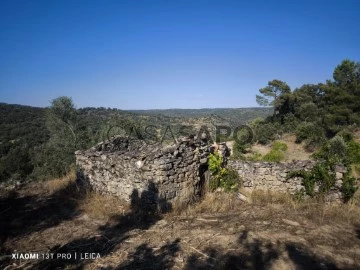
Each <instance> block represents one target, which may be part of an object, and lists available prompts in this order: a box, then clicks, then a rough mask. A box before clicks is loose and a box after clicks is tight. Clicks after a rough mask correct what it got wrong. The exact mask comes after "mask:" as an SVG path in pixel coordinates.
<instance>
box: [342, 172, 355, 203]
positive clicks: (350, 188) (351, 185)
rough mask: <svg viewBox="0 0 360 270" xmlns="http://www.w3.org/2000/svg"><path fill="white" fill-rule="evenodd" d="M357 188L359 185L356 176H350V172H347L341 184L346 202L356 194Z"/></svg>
mask: <svg viewBox="0 0 360 270" xmlns="http://www.w3.org/2000/svg"><path fill="white" fill-rule="evenodd" d="M356 190H357V186H356V179H355V177H352V176H350V174H345V175H344V178H343V183H342V186H341V192H342V194H343V199H344V202H348V201H349V200H350V199H351V198H352V197H353V196H354V194H355V192H356Z"/></svg>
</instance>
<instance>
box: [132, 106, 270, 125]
mask: <svg viewBox="0 0 360 270" xmlns="http://www.w3.org/2000/svg"><path fill="white" fill-rule="evenodd" d="M130 112H133V113H136V114H142V115H163V116H168V117H177V118H179V117H181V118H200V117H210V116H213V117H216V118H223V119H224V120H226V121H230V122H235V123H246V122H247V121H249V120H251V119H254V118H257V117H263V118H266V117H267V116H269V115H271V113H272V108H214V109H206V108H205V109H165V110H130Z"/></svg>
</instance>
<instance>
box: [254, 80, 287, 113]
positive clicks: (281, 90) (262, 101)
mask: <svg viewBox="0 0 360 270" xmlns="http://www.w3.org/2000/svg"><path fill="white" fill-rule="evenodd" d="M259 92H260V93H261V95H256V102H257V103H258V104H259V105H260V106H273V107H274V115H275V114H276V111H277V108H278V107H279V106H280V105H281V104H279V97H280V96H281V95H283V94H289V93H291V89H290V87H289V86H288V85H287V84H286V83H285V82H283V81H280V80H272V81H270V82H268V86H266V87H264V88H261V89H260V90H259Z"/></svg>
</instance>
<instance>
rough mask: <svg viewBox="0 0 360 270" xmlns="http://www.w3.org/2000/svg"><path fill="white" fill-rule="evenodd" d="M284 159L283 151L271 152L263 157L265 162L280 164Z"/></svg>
mask: <svg viewBox="0 0 360 270" xmlns="http://www.w3.org/2000/svg"><path fill="white" fill-rule="evenodd" d="M283 159H284V154H283V153H282V152H281V151H277V150H271V151H270V152H269V153H267V154H266V155H265V156H264V157H263V160H264V161H267V162H280V161H281V160H283Z"/></svg>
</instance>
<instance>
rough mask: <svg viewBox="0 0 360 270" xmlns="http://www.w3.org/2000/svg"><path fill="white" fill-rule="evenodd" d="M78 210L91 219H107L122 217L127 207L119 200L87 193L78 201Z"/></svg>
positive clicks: (126, 204) (92, 192)
mask: <svg viewBox="0 0 360 270" xmlns="http://www.w3.org/2000/svg"><path fill="white" fill-rule="evenodd" d="M79 209H80V210H81V211H82V212H84V213H86V214H87V215H88V216H89V217H91V218H94V219H109V218H111V217H113V216H116V215H124V214H125V213H126V212H127V211H128V210H129V206H128V203H126V202H124V201H122V200H120V199H119V198H116V197H112V196H105V195H101V194H99V193H96V192H94V191H88V192H87V193H86V195H85V197H84V198H83V199H81V200H80V201H79Z"/></svg>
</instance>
